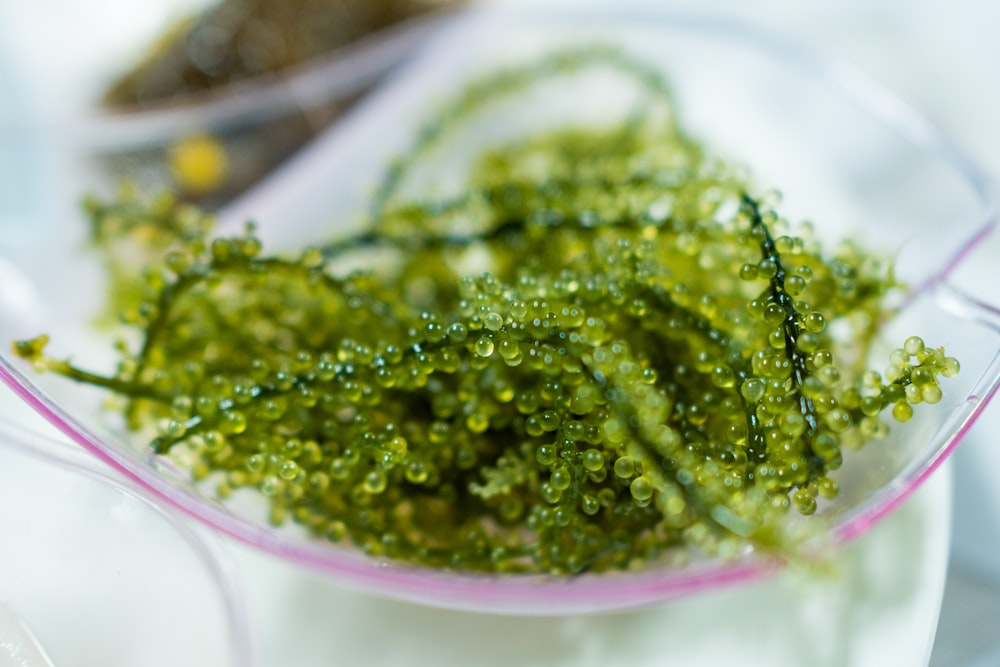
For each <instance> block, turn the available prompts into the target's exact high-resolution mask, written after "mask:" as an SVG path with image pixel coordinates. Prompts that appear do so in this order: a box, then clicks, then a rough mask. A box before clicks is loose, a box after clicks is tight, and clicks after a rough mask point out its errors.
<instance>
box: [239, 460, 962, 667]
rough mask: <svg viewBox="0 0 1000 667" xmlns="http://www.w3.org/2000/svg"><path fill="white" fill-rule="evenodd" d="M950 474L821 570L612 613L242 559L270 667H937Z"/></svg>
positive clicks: (251, 556)
mask: <svg viewBox="0 0 1000 667" xmlns="http://www.w3.org/2000/svg"><path fill="white" fill-rule="evenodd" d="M950 481H951V480H950V473H949V471H948V469H947V467H946V468H944V469H942V470H940V471H939V472H938V474H936V475H935V477H934V478H933V479H932V481H931V482H929V483H928V485H927V486H925V487H924V488H923V489H921V491H920V492H919V493H918V494H917V495H916V496H914V497H913V498H911V499H910V501H909V502H907V504H906V505H904V506H903V507H902V508H901V509H900V510H899V511H898V512H897V513H896V514H894V515H893V516H891V517H890V518H889V519H887V520H886V521H885V522H883V523H882V524H880V525H878V526H877V527H876V528H875V529H874V530H873V531H872V532H871V533H869V534H868V535H866V536H865V537H864V538H862V539H860V540H858V541H856V542H855V543H853V544H851V545H849V547H848V548H847V549H845V550H844V551H843V552H841V553H838V554H835V555H834V556H833V557H832V558H831V561H830V562H829V563H825V564H821V565H820V566H818V567H817V568H816V569H815V570H807V571H787V572H784V573H781V574H780V575H778V576H775V577H773V578H771V579H768V580H763V581H759V582H756V583H753V584H750V585H746V586H739V587H734V588H730V589H726V590H720V591H715V592H713V593H709V594H705V595H699V596H696V597H691V598H685V599H680V600H676V601H673V602H668V603H666V604H663V605H660V606H657V607H653V608H650V609H645V610H641V611H636V612H630V613H621V614H616V615H608V616H589V617H588V616H585V617H555V618H518V617H501V616H490V615H481V614H468V613H459V612H453V611H444V610H437V609H427V608H423V607H418V606H415V605H410V604H406V603H401V602H395V601H390V600H383V599H379V598H374V597H371V596H368V595H363V594H359V593H352V592H348V591H345V590H342V589H339V588H337V587H335V586H333V585H331V584H329V583H327V582H325V581H323V580H322V579H320V578H318V577H315V576H311V575H308V574H305V573H302V572H298V571H294V570H292V569H291V568H289V567H288V566H287V565H286V564H284V563H281V562H279V561H276V560H275V559H273V558H270V557H267V556H263V555H260V554H257V553H251V552H249V551H248V550H246V549H239V550H237V553H236V555H237V562H238V563H239V564H240V566H241V568H242V570H243V573H244V575H245V576H244V581H245V583H246V587H247V595H248V598H249V600H250V603H251V605H252V606H253V608H254V610H255V612H256V619H257V622H258V627H257V629H256V634H257V637H258V638H259V640H260V643H261V650H262V656H263V658H264V661H263V663H264V664H265V665H274V666H275V667H277V666H278V665H295V666H297V667H320V666H321V665H329V664H331V662H332V661H336V662H337V663H338V664H345V665H353V664H365V665H378V666H379V667H404V666H405V667H410V666H414V667H418V666H423V665H428V666H431V665H434V666H440V667H445V666H448V665H462V666H465V665H476V666H477V667H494V666H495V667H509V666H511V665H518V666H519V667H560V666H562V665H566V666H567V667H569V666H572V667H647V666H648V667H655V666H665V665H723V664H737V662H738V661H742V662H739V664H744V665H750V666H753V665H768V666H770V667H801V666H802V665H810V667H841V666H844V665H851V666H853V667H867V666H871V667H884V666H885V665H894V666H895V665H901V666H905V665H922V664H926V661H927V655H928V652H929V650H930V646H931V642H932V640H933V636H934V628H935V625H936V623H937V609H938V605H939V603H940V598H941V591H942V588H943V586H944V568H945V562H946V560H947V544H948V540H947V535H948V515H949V510H950V503H949V497H950V492H951V488H950V487H951V484H950Z"/></svg>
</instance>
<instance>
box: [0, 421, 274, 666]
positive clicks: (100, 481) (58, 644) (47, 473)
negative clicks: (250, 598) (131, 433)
mask: <svg viewBox="0 0 1000 667" xmlns="http://www.w3.org/2000/svg"><path fill="white" fill-rule="evenodd" d="M0 462H2V465H0V507H2V509H0V533H2V535H3V536H4V538H3V542H4V548H3V550H2V552H0V617H2V618H0V644H2V645H3V646H4V647H5V650H7V653H10V654H11V655H10V657H11V659H12V660H15V663H12V664H17V665H21V664H29V665H34V664H39V665H45V664H49V663H45V662H27V663H22V662H17V660H20V661H24V660H27V659H28V658H33V659H35V660H36V661H37V660H40V658H41V652H40V651H39V650H38V649H37V647H39V646H40V647H41V650H42V651H44V653H47V654H48V657H49V658H50V659H51V661H52V662H51V664H54V665H58V666H59V667H71V666H72V665H106V666H108V667H111V666H113V665H123V666H124V665H148V666H149V667H154V666H161V665H162V666H163V667H166V666H168V665H169V666H174V665H192V666H194V665H233V666H234V667H236V666H239V667H245V666H247V665H253V664H256V658H255V657H254V655H253V651H252V649H251V643H250V636H249V629H248V627H247V620H246V618H245V610H244V608H243V601H242V597H241V593H240V590H239V588H238V587H237V586H236V585H235V583H234V581H233V579H232V573H231V571H230V570H231V568H230V566H229V565H228V561H227V559H226V557H224V556H223V555H222V554H221V553H220V552H219V551H218V549H217V547H216V546H215V545H214V540H212V539H208V540H206V539H204V537H203V536H202V535H201V532H200V531H199V530H195V529H194V528H196V527H195V526H191V525H190V524H189V523H184V521H181V520H179V518H178V517H177V516H176V515H175V514H174V513H173V512H171V511H165V510H164V509H163V508H161V507H158V506H156V505H153V504H151V503H150V502H149V501H147V500H145V499H144V498H142V497H140V496H138V495H136V494H135V492H133V491H131V490H129V489H128V488H127V487H126V486H124V485H123V484H122V483H121V482H120V481H118V480H116V479H114V478H112V477H110V476H108V475H107V474H106V473H105V472H103V471H101V470H100V469H99V466H98V465H96V464H95V462H94V460H93V459H92V458H91V457H88V456H86V455H84V454H83V452H82V451H81V450H79V449H76V448H74V447H72V446H70V445H68V444H65V443H62V442H55V441H50V440H47V439H45V438H42V437H39V436H36V435H34V434H32V433H29V432H27V431H24V430H22V429H19V428H15V427H13V426H10V425H7V424H0ZM209 537H211V536H210V535H209ZM19 626H20V627H19ZM25 628H27V630H25ZM26 632H27V633H30V634H33V635H34V639H35V647H31V645H30V642H26V641H25V636H26V635H25V633H26ZM19 642H20V643H21V646H22V648H21V649H19V650H14V647H13V645H14V644H16V643H19ZM153 647H155V648H153ZM7 653H4V650H0V663H3V664H7V663H6V662H4V657H6V656H7Z"/></svg>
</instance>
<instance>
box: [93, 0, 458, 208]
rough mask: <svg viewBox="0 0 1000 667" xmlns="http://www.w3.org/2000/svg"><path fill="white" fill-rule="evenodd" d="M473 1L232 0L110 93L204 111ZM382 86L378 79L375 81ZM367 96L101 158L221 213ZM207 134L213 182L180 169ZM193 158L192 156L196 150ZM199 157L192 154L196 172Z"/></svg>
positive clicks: (108, 99)
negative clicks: (207, 97) (186, 149)
mask: <svg viewBox="0 0 1000 667" xmlns="http://www.w3.org/2000/svg"><path fill="white" fill-rule="evenodd" d="M462 1H463V0H223V1H222V2H221V4H219V5H217V6H214V7H213V8H211V9H209V10H207V11H206V12H204V13H203V14H202V15H201V16H200V17H197V18H195V19H193V20H189V21H187V22H185V23H182V24H179V25H177V26H175V27H174V28H173V29H171V30H169V31H167V32H166V33H164V34H163V35H162V36H161V37H160V38H159V40H157V42H156V43H155V44H153V45H151V47H150V53H149V55H148V56H147V57H146V58H145V59H144V60H143V61H142V62H140V63H139V64H137V65H136V66H135V67H134V68H133V69H132V71H131V72H129V73H128V74H127V75H125V76H124V77H123V78H121V79H120V80H118V81H117V82H115V83H114V84H113V85H112V86H111V87H109V88H108V90H107V91H106V93H105V95H104V98H103V100H102V104H103V105H104V106H105V107H110V108H113V109H115V110H116V111H123V112H132V111H144V110H157V109H163V108H180V107H183V106H189V105H190V106H193V107H195V108H196V107H197V105H198V104H200V103H201V101H202V97H203V95H202V94H209V93H212V92H213V91H217V92H221V89H223V88H224V87H225V86H228V85H231V84H239V83H241V82H249V81H250V80H252V79H254V78H256V77H265V78H266V77H267V76H268V75H275V74H278V75H280V74H281V72H282V70H285V69H288V68H293V67H295V66H296V65H302V64H305V63H307V62H308V61H310V60H312V59H314V58H317V57H319V56H323V55H324V54H328V53H331V52H335V51H336V50H337V49H340V48H342V47H347V46H350V45H351V44H353V43H356V42H360V41H361V40H362V39H363V38H365V37H368V36H369V35H373V34H375V33H378V32H379V31H381V30H384V29H387V28H391V27H393V26H395V25H397V24H402V23H403V22H404V21H406V20H408V19H414V18H416V17H418V16H419V15H421V14H427V13H429V12H431V11H433V10H438V9H442V8H444V7H445V6H448V5H451V6H454V5H457V4H459V3H460V2H462ZM371 83H372V84H374V83H375V81H372V82H371ZM365 92H366V89H365V88H363V87H362V88H358V89H357V90H355V91H353V92H351V93H345V94H340V95H337V96H331V98H329V99H325V100H321V101H318V102H316V103H314V104H310V105H306V106H300V105H290V106H289V108H288V109H286V110H285V111H284V112H282V113H281V114H279V115H278V116H276V117H266V116H265V117H261V118H259V119H257V120H253V121H247V120H245V119H241V120H239V121H234V122H226V121H224V120H223V121H219V120H218V119H216V120H215V121H214V122H211V123H209V124H207V125H205V126H203V127H186V128H185V129H184V131H183V132H182V133H180V134H178V135H176V136H172V137H170V138H169V139H167V140H166V141H165V142H148V143H144V144H140V145H132V146H126V147H123V148H120V149H117V150H110V151H104V152H103V153H102V154H101V155H99V156H97V158H98V163H99V164H100V165H101V167H102V168H103V170H104V171H105V172H106V173H108V174H109V175H110V176H111V177H112V178H113V179H126V180H128V181H130V182H132V183H133V184H134V185H136V186H137V187H139V188H140V189H142V190H146V191H156V190H160V189H163V188H169V189H172V190H174V191H175V192H176V194H177V196H179V197H180V198H181V199H183V200H185V201H190V202H193V203H196V204H198V205H199V206H202V207H204V208H206V209H209V210H214V209H217V208H219V207H221V206H223V205H224V204H225V203H226V202H228V201H230V200H231V199H232V198H234V197H236V196H237V195H239V194H240V193H241V192H243V191H244V190H246V189H248V188H249V187H251V186H252V185H254V184H255V183H257V182H258V181H259V180H260V179H261V178H263V177H264V176H266V175H267V174H268V173H269V172H270V171H271V170H273V169H274V168H275V167H276V166H277V165H279V164H280V163H281V162H283V161H284V160H285V159H286V158H288V157H289V156H290V155H291V154H292V153H294V152H295V151H296V150H298V149H299V148H300V147H301V146H303V145H304V144H306V143H307V142H308V141H310V140H311V139H312V138H313V137H315V136H316V134H318V133H319V132H320V131H322V130H323V128H325V127H326V126H327V125H329V124H330V123H331V122H333V121H334V120H335V119H336V118H337V117H338V116H339V115H340V114H341V113H343V112H344V111H345V110H346V109H347V108H349V107H350V106H351V105H352V104H353V103H354V102H355V101H356V100H357V99H358V98H359V97H361V96H362V95H363V94H364V93H365ZM193 138H201V139H204V140H205V141H206V142H207V143H208V144H210V145H211V147H212V149H213V152H214V153H217V154H218V157H217V158H213V159H217V161H218V162H219V165H220V166H215V165H205V167H206V169H207V170H209V171H211V170H212V169H214V170H215V171H217V172H218V173H214V174H213V178H210V179H208V180H204V179H201V180H202V181H203V182H198V181H199V179H190V178H185V177H184V176H185V174H184V173H179V170H178V161H177V159H176V157H177V153H178V149H179V148H181V149H182V148H183V146H185V145H186V144H187V143H189V141H190V140H191V139H193ZM189 157H191V156H189ZM196 159H197V156H194V160H192V159H186V160H182V161H181V162H183V163H184V164H186V165H188V167H189V168H191V169H193V170H194V171H196V172H199V171H200V172H202V175H203V173H204V171H205V170H202V169H200V168H199V165H198V164H197V162H196Z"/></svg>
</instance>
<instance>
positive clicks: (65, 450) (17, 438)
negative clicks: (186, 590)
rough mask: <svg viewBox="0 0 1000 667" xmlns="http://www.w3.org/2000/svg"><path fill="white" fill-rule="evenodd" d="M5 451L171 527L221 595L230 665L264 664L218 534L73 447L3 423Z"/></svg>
mask: <svg viewBox="0 0 1000 667" xmlns="http://www.w3.org/2000/svg"><path fill="white" fill-rule="evenodd" d="M0 447H3V448H7V449H10V450H14V451H16V452H17V453H18V454H21V455H24V456H27V457H30V458H32V459H35V460H36V461H40V462H42V463H44V464H46V465H51V466H54V467H56V468H59V469H60V470H63V471H66V472H69V473H71V474H74V475H81V476H83V477H86V478H87V479H90V480H91V481H93V482H95V483H97V484H99V485H102V486H105V487H108V488H110V489H113V490H114V491H115V492H117V493H119V494H121V495H122V496H124V497H126V498H128V499H129V501H130V502H135V503H139V504H140V505H142V506H143V507H144V508H146V509H147V510H149V511H151V512H153V513H154V514H155V515H156V516H158V517H159V518H160V519H161V520H162V521H163V522H164V523H165V524H166V525H168V526H170V528H171V529H172V530H173V531H174V532H175V533H177V535H178V536H179V537H180V538H181V541H182V542H183V543H184V544H186V545H187V546H188V547H189V548H190V549H191V551H192V552H193V553H194V554H195V555H196V556H197V558H198V560H199V561H200V562H201V563H202V565H203V566H204V567H205V569H206V570H207V572H208V573H209V575H210V576H211V578H212V580H213V582H214V583H215V585H216V587H217V589H218V591H217V592H218V598H219V600H220V601H221V603H222V605H223V610H224V613H225V621H226V625H227V630H228V634H229V642H228V645H229V649H230V654H231V658H230V663H231V664H232V665H234V667H254V666H255V665H257V664H258V660H257V652H256V651H255V649H254V643H253V639H252V637H253V633H252V632H251V630H250V621H249V617H248V615H247V610H246V604H245V602H244V598H243V594H242V588H241V586H240V585H239V583H238V581H237V575H236V567H235V565H234V563H233V562H232V560H231V559H230V557H229V555H228V554H227V553H226V552H225V551H224V550H223V549H222V547H221V545H220V544H219V543H218V541H217V538H216V536H215V535H214V534H211V533H208V532H206V531H200V532H199V531H196V530H194V529H193V528H192V526H191V525H190V524H189V523H188V522H187V520H186V517H182V516H179V515H177V514H176V513H175V512H174V511H172V510H171V508H169V506H168V507H165V506H164V505H163V504H162V503H157V502H153V501H152V500H151V499H150V498H148V497H146V495H145V494H143V493H139V492H137V491H136V489H134V488H132V487H131V486H129V485H127V484H125V483H123V481H122V480H119V479H116V478H115V477H112V476H111V475H109V474H108V472H106V471H105V470H103V469H101V468H100V467H98V466H97V465H96V464H95V463H94V462H93V460H92V459H91V458H90V457H89V456H86V455H85V454H84V452H83V451H81V450H78V449H75V448H74V447H73V446H72V444H71V443H67V442H65V441H60V440H55V439H52V438H48V437H46V436H43V435H40V434H38V433H35V432H34V431H31V430H28V429H26V428H23V427H20V426H16V425H14V424H11V423H10V422H7V421H2V420H0ZM116 467H117V466H116Z"/></svg>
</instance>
